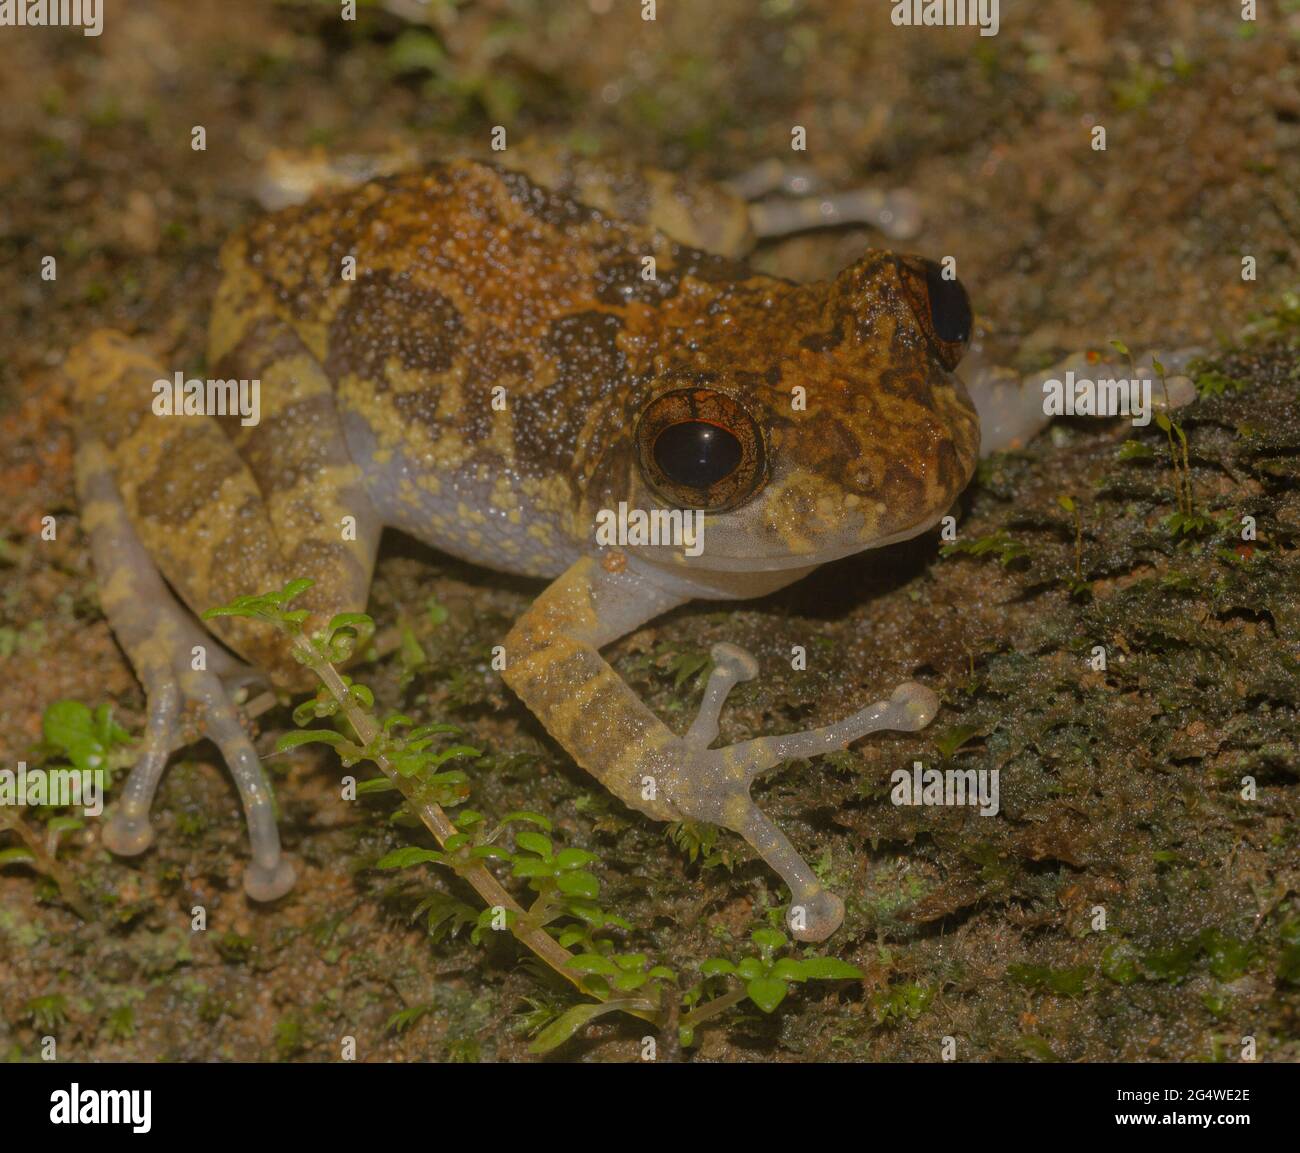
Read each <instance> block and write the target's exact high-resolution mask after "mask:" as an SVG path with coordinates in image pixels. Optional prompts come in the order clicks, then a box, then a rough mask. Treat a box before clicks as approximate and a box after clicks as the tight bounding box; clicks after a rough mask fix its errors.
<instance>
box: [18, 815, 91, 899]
mask: <svg viewBox="0 0 1300 1153" xmlns="http://www.w3.org/2000/svg"><path fill="white" fill-rule="evenodd" d="M0 828H5V829H10V830H12V831H13V832H15V833H17V834H18V836H19V837H20V838H21V840H22V842H23V844H25V845H26V846H27V848H28V850H29V851H30V852H31V854H32V858H33V860H32V864H33V866H34V867H35V868H36V870H37V871H38V872H41V873H44V874H45V875H46V876H47V877H49V878H50V879H51V880H52V881H53V882H54V883H55V884H56V885H58V887H59V895H60V896H61V897H62V898H63V903H64V904H65V905H67V906H69V908H71V909H72V910H73V912H75V913H76V914H77V916H78V917H80V918H81V919H82V920H83V921H90V920H92V919H93V918H92V917H91V913H90V906H89V905H87V904H86V903H85V901H83V900H82V898H81V889H80V887H79V886H78V884H77V878H76V877H74V876H73V875H72V870H71V869H69V868H68V867H67V866H66V865H65V864H63V862H62V861H60V860H59V859H58V858H57V857H55V856H54V855H53V854H52V853H50V852H48V851H47V850H46V848H45V845H44V844H43V843H42V842H41V838H40V837H39V836H38V835H37V834H36V833H35V832H33V831H32V830H31V829H29V828H28V827H27V822H26V821H24V820H23V819H22V818H21V817H20V816H18V815H17V814H16V813H15V814H12V815H11V814H8V813H6V814H4V815H3V816H0Z"/></svg>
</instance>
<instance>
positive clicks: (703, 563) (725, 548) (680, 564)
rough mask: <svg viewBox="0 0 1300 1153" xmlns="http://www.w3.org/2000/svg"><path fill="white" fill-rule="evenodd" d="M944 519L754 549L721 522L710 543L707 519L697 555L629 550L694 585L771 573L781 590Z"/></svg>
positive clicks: (769, 541)
mask: <svg viewBox="0 0 1300 1153" xmlns="http://www.w3.org/2000/svg"><path fill="white" fill-rule="evenodd" d="M942 516H943V513H942V512H936V513H933V514H931V515H928V516H926V517H925V518H923V519H922V520H919V521H916V522H915V523H913V524H910V525H907V526H906V527H904V528H900V529H897V530H895V531H893V532H890V533H887V534H885V535H881V536H870V535H868V537H867V538H866V539H864V537H863V536H861V535H859V534H858V532H854V531H845V532H844V533H843V534H842V535H839V534H837V536H836V539H835V540H834V541H833V542H828V541H826V540H825V539H824V538H823V539H822V540H820V541H818V542H817V547H812V548H808V547H801V546H803V545H806V544H807V543H808V542H806V540H804V539H795V540H789V539H787V540H784V541H782V540H779V539H772V538H768V539H766V540H764V541H763V543H762V544H761V545H757V546H756V544H755V538H753V537H751V536H748V535H746V534H745V533H743V532H736V531H735V529H734V526H732V525H721V524H720V525H718V526H715V528H714V529H713V532H712V539H710V530H709V528H708V522H707V521H706V527H705V530H704V534H703V537H704V540H703V548H702V549H700V550H699V551H698V554H697V555H694V556H692V555H689V553H690V550H688V549H687V548H644V549H642V548H632V549H629V550H628V551H629V552H632V553H633V554H634V555H636V556H637V557H638V558H639V559H640V560H642V561H645V562H648V563H650V564H652V565H654V566H655V567H656V568H659V569H667V570H671V571H673V572H676V573H679V574H681V575H682V576H683V577H684V578H685V579H687V580H690V581H696V580H700V581H703V582H704V583H706V584H708V583H711V582H709V581H708V577H709V575H710V574H718V575H725V574H736V575H743V574H746V573H750V574H760V573H768V574H772V575H773V576H778V575H784V577H785V579H784V580H780V581H777V582H775V583H774V584H773V585H772V587H773V588H780V587H781V586H782V585H784V584H788V583H790V582H791V581H794V580H797V579H798V578H799V577H800V576H802V575H803V574H805V573H807V572H810V571H811V570H812V569H815V568H817V567H819V566H820V565H823V564H829V563H830V562H831V561H836V560H842V559H843V558H844V557H848V556H853V555H855V554H857V553H860V552H866V551H867V550H868V549H876V548H884V547H886V546H888V545H892V544H898V543H899V542H901V541H906V540H911V539H912V538H913V537H917V536H921V535H922V534H924V533H926V532H929V531H930V530H931V529H932V528H934V526H935V525H936V524H938V522H939V520H940V519H941V518H942ZM724 583H725V582H724ZM747 595H753V594H747Z"/></svg>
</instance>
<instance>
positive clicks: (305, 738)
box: [275, 729, 360, 753]
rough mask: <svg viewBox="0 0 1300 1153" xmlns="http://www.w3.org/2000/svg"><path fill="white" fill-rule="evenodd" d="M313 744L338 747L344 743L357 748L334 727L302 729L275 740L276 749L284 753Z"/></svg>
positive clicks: (284, 734)
mask: <svg viewBox="0 0 1300 1153" xmlns="http://www.w3.org/2000/svg"><path fill="white" fill-rule="evenodd" d="M312 744H319V745H331V746H333V747H334V748H336V749H339V748H342V747H343V746H344V745H348V746H350V747H352V748H353V749H355V748H356V746H355V745H353V744H352V742H351V741H350V740H348V739H347V737H345V736H344V735H343V734H342V733H336V732H335V731H334V730H333V729H300V730H298V731H297V732H292V733H283V734H281V736H280V739H279V740H277V741H276V742H275V751H276V752H277V753H284V752H288V751H289V750H290V749H296V748H298V747H300V746H301V745H312ZM357 751H360V750H357Z"/></svg>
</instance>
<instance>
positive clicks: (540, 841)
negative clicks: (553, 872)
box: [515, 831, 552, 860]
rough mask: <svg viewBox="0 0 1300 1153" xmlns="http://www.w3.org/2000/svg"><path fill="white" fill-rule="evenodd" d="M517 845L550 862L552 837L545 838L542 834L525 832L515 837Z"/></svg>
mask: <svg viewBox="0 0 1300 1153" xmlns="http://www.w3.org/2000/svg"><path fill="white" fill-rule="evenodd" d="M515 844H516V845H518V846H519V848H521V849H527V850H528V852H530V853H536V854H537V855H538V856H539V857H541V858H542V859H543V860H550V857H551V847H552V846H551V838H550V837H545V836H543V835H542V834H541V833H533V832H529V831H525V832H522V833H519V834H518V835H517V836H516V837H515Z"/></svg>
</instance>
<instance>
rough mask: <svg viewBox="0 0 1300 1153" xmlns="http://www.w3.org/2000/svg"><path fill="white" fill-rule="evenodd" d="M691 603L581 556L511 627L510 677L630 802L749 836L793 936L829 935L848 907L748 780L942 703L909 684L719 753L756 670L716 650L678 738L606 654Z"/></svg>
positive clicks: (736, 654) (919, 722) (652, 812)
mask: <svg viewBox="0 0 1300 1153" xmlns="http://www.w3.org/2000/svg"><path fill="white" fill-rule="evenodd" d="M687 599H689V594H687V593H685V592H684V591H682V590H680V589H678V590H676V591H674V590H673V589H671V588H666V587H665V586H664V584H663V583H662V581H660V580H659V579H657V578H656V577H653V576H650V575H648V574H647V573H646V572H644V571H639V570H637V569H636V568H635V567H634V566H632V565H629V566H627V567H626V568H624V569H621V570H620V571H618V572H609V571H607V570H606V569H605V568H603V567H602V565H601V564H600V563H599V562H598V561H597V560H595V559H594V558H591V557H586V558H583V559H582V560H579V561H578V562H576V563H575V564H574V565H573V566H572V567H571V568H569V569H568V571H567V572H565V573H564V574H563V575H562V576H561V577H559V578H558V579H557V580H556V581H555V582H554V583H553V584H552V585H551V586H550V587H549V588H548V589H547V590H546V591H545V592H544V593H543V594H542V595H541V596H540V597H539V598H538V599H537V601H536V602H535V603H534V604H533V606H532V607H531V608H530V609H529V611H528V612H527V613H525V614H524V616H523V617H521V618H520V620H519V621H518V623H517V624H516V625H515V627H514V629H512V630H511V632H510V634H509V636H508V637H507V639H506V672H505V679H506V682H507V683H508V684H509V685H510V687H511V688H512V689H514V691H515V692H516V693H517V694H518V695H519V697H520V698H521V699H522V700H523V701H524V703H525V704H526V705H528V707H529V708H530V709H532V711H533V712H534V713H535V714H536V715H537V716H538V718H539V719H540V720H541V721H542V723H543V724H544V725H545V726H546V728H547V730H548V731H549V732H550V733H551V735H552V736H553V737H555V739H556V740H558V741H559V742H560V743H561V744H562V745H563V746H564V747H565V749H566V750H567V751H568V752H569V753H570V754H571V755H572V756H573V758H574V760H575V761H577V762H578V764H579V765H581V766H582V767H583V768H585V769H586V770H587V771H588V772H590V773H591V774H592V775H593V776H595V777H596V779H597V780H599V781H600V782H601V784H603V785H604V786H605V787H606V788H607V789H609V791H610V792H612V793H613V794H614V795H615V796H617V797H618V798H619V799H620V800H621V801H623V802H624V804H626V805H629V806H630V807H631V808H634V809H637V810H639V811H640V812H643V813H645V814H647V815H648V816H651V817H654V818H655V819H657V820H662V821H674V820H683V819H688V820H699V821H707V822H710V823H712V824H718V825H723V826H725V827H726V828H729V829H732V830H733V831H735V832H737V833H739V834H740V835H741V836H742V837H744V838H745V840H746V841H748V842H749V844H750V845H751V846H752V847H753V849H754V850H755V851H756V852H757V853H758V854H759V855H760V856H761V857H762V858H763V860H764V861H766V862H767V863H768V865H769V866H771V867H772V868H773V869H774V870H775V871H776V872H777V873H778V874H780V876H781V878H782V880H784V881H785V883H786V884H787V885H788V886H789V887H790V891H791V894H792V898H793V899H792V903H791V917H790V927H791V930H792V931H793V932H794V935H795V936H796V937H798V938H799V939H800V940H805V941H821V940H824V939H825V938H827V937H829V936H830V935H831V933H833V932H834V931H835V930H836V929H837V928H838V927H839V925H840V922H841V921H842V920H843V918H844V904H843V902H842V901H841V900H840V899H839V898H838V897H836V896H835V895H834V894H833V893H829V892H827V891H826V890H825V889H824V888H823V887H822V885H821V883H820V882H819V881H818V880H817V876H816V874H815V873H814V872H813V871H812V869H811V868H810V867H809V865H808V864H807V862H805V861H804V860H803V858H802V857H801V856H800V855H799V853H798V851H797V850H796V849H795V847H794V846H793V845H792V844H791V843H790V841H789V839H788V838H787V837H786V836H785V834H784V833H782V832H781V830H780V829H778V828H777V827H776V825H775V824H773V823H772V821H770V820H769V819H768V818H767V817H766V816H764V814H763V813H762V812H761V811H760V810H759V809H758V807H757V806H756V805H755V804H754V802H753V801H752V800H751V799H750V795H749V789H750V785H751V784H752V783H753V780H754V778H755V777H756V776H757V775H758V774H759V773H761V772H763V771H764V770H766V769H770V768H772V767H773V766H775V765H777V764H779V763H780V762H782V761H785V760H790V759H792V758H803V757H813V756H817V755H818V754H820V753H827V752H831V751H832V750H834V749H842V748H845V747H846V746H848V745H849V744H851V743H852V742H853V741H856V740H857V739H858V738H859V737H863V736H866V735H867V734H868V733H873V732H877V731H879V730H882V729H903V730H914V729H920V728H924V727H925V725H927V724H929V722H930V720H931V718H932V717H933V716H934V714H935V711H936V710H937V708H938V700H937V699H936V698H935V696H934V694H933V693H932V692H930V690H928V689H926V688H923V687H922V686H920V685H917V684H910V683H909V684H905V685H902V686H900V687H899V688H898V689H896V690H895V691H894V693H893V696H892V697H891V698H890V699H889V700H887V701H877V702H875V703H874V704H871V705H868V706H867V707H866V708H865V709H862V710H861V711H859V712H857V713H855V714H854V715H853V716H851V717H848V718H846V719H845V720H842V721H839V722H837V723H836V724H832V725H827V726H825V727H823V728H819V729H812V730H809V731H807V732H801V733H791V734H788V735H785V736H780V737H760V738H757V739H755V740H750V741H742V742H740V743H739V744H735V745H730V746H727V747H724V748H720V749H713V748H710V747H709V746H710V745H711V744H712V743H713V741H714V740H715V739H716V737H717V734H718V716H719V714H720V712H721V709H722V705H723V702H724V701H725V699H726V696H727V694H728V692H730V690H731V688H732V687H733V686H734V685H736V684H737V683H739V682H740V681H743V680H749V679H751V678H752V677H753V676H754V675H755V674H756V672H757V665H756V663H755V662H754V659H753V658H752V657H751V656H749V654H748V653H745V652H744V651H743V650H741V649H738V648H736V647H735V646H732V645H719V646H717V647H715V649H714V650H713V658H714V663H715V667H714V670H713V673H712V675H711V676H710V678H709V683H708V685H707V686H706V688H705V692H704V699H703V702H702V703H701V705H700V710H699V715H698V716H697V717H696V719H695V721H694V723H693V724H692V725H691V727H690V729H689V730H688V731H687V733H686V734H685V736H682V737H678V736H676V735H675V734H674V733H672V732H671V731H670V730H669V729H668V728H667V726H665V725H664V724H663V723H662V722H661V721H660V720H658V718H656V717H655V716H654V714H653V713H651V712H650V710H649V709H648V708H646V706H645V705H644V704H643V703H642V702H641V701H640V700H639V699H638V697H637V696H636V694H635V693H633V692H632V690H631V689H630V688H629V687H628V686H627V685H626V684H625V683H624V681H623V680H622V678H621V677H619V675H618V674H617V673H616V672H615V671H614V670H613V669H612V668H610V666H609V665H608V664H607V663H606V662H605V660H604V658H602V657H601V655H600V652H599V649H600V647H601V646H602V645H604V644H607V643H609V642H610V641H612V640H614V639H616V638H617V637H619V636H622V635H623V634H624V633H626V632H628V631H630V630H631V629H634V628H636V627H638V626H639V625H640V624H642V623H644V622H645V621H647V620H649V619H651V618H652V617H655V616H658V615H659V614H660V613H662V612H664V611H666V610H667V609H669V608H672V607H673V606H674V605H676V604H680V603H682V602H683V601H685V600H687Z"/></svg>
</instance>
